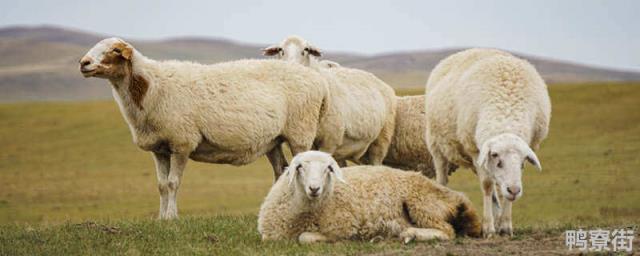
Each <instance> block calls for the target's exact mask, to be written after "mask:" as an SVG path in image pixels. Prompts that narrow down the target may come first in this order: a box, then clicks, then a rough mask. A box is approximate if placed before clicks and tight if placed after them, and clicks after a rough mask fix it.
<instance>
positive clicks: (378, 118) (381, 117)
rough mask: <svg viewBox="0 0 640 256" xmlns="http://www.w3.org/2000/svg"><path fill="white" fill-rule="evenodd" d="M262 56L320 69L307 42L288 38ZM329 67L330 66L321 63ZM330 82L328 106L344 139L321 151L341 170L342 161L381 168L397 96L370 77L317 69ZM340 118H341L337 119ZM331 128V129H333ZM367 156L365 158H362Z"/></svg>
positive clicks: (315, 51)
mask: <svg viewBox="0 0 640 256" xmlns="http://www.w3.org/2000/svg"><path fill="white" fill-rule="evenodd" d="M264 55H266V56H273V55H278V58H279V59H282V60H285V61H289V62H293V63H299V64H302V65H305V66H311V67H319V66H320V64H318V60H317V57H320V56H321V52H320V50H318V49H317V48H315V47H314V46H312V45H311V44H309V42H307V41H306V40H304V39H302V38H300V37H297V36H289V37H287V38H286V39H285V40H283V42H282V43H281V44H279V45H274V46H270V47H268V48H266V49H264ZM321 63H325V64H327V65H330V62H321ZM316 70H317V71H318V72H319V73H321V74H322V75H323V76H324V77H326V78H327V79H328V80H330V81H331V82H330V83H329V91H330V94H331V97H332V100H331V102H332V103H333V105H332V106H333V107H334V108H335V109H337V110H339V111H338V112H337V115H339V116H341V120H340V121H341V122H342V123H343V124H344V128H343V129H341V130H337V131H336V132H338V133H343V134H344V138H343V140H342V142H341V143H339V145H340V146H338V147H337V148H335V150H334V149H330V148H326V149H323V150H322V151H325V152H329V153H332V155H333V156H334V157H335V158H336V159H338V160H339V161H340V163H341V166H345V162H344V160H351V161H353V162H356V163H366V164H373V165H379V164H382V161H383V159H384V157H385V156H386V154H387V151H388V149H389V144H390V143H391V137H392V136H393V130H394V128H395V112H396V96H395V91H394V90H393V88H391V87H390V86H389V85H387V84H386V83H384V82H383V81H382V80H380V79H378V78H377V77H376V76H374V75H373V74H371V73H368V72H365V71H362V70H358V69H350V68H343V67H339V66H337V67H334V68H316ZM339 118H340V117H339ZM332 126H333V125H332ZM365 154H366V155H365Z"/></svg>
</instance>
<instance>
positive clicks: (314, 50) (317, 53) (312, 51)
mask: <svg viewBox="0 0 640 256" xmlns="http://www.w3.org/2000/svg"><path fill="white" fill-rule="evenodd" d="M304 50H305V51H306V52H308V53H309V54H311V55H313V56H316V57H320V56H322V51H320V49H318V48H316V47H315V46H311V45H309V46H307V47H306V48H304Z"/></svg>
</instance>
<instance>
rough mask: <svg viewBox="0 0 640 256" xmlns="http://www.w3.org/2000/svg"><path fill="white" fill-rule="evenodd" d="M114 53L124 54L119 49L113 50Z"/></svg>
mask: <svg viewBox="0 0 640 256" xmlns="http://www.w3.org/2000/svg"><path fill="white" fill-rule="evenodd" d="M113 52H115V53H117V54H120V53H122V51H121V50H120V49H118V48H113Z"/></svg>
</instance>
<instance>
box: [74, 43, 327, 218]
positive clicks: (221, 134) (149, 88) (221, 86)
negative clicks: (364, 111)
mask: <svg viewBox="0 0 640 256" xmlns="http://www.w3.org/2000/svg"><path fill="white" fill-rule="evenodd" d="M80 71H81V72H82V74H83V75H84V76H85V77H98V78H104V79H109V81H110V82H111V84H112V89H113V96H114V98H115V100H116V102H117V103H118V106H119V107H120V110H121V112H122V114H123V116H124V119H125V121H126V122H127V124H128V125H129V128H130V130H131V134H132V136H133V141H134V143H135V144H136V145H137V146H138V147H140V148H141V149H143V150H146V151H151V152H153V156H154V159H155V163H156V169H157V174H158V175H157V176H158V183H159V185H158V188H159V190H160V218H161V219H171V218H175V217H177V214H178V213H177V202H176V197H177V191H178V187H179V186H180V179H181V177H182V172H183V170H184V167H185V165H186V163H187V159H189V158H191V159H192V160H195V161H201V162H209V163H224V164H233V165H243V164H247V163H250V162H253V161H254V160H256V158H258V157H260V156H262V155H265V154H267V155H268V157H269V159H270V160H272V163H273V165H274V174H275V176H276V178H277V176H278V175H279V174H280V172H281V170H283V168H284V164H285V163H283V162H281V161H283V160H284V157H283V156H282V152H281V151H280V149H281V148H280V143H282V142H283V141H286V142H287V143H289V145H290V147H291V150H292V152H293V153H299V152H303V151H307V150H309V149H311V147H312V146H313V144H314V141H322V142H324V143H333V142H335V141H338V137H337V135H334V132H333V131H334V129H331V128H326V129H328V130H321V127H319V124H323V125H325V124H327V123H335V122H330V121H327V120H324V119H323V118H324V117H325V112H326V111H327V107H326V106H325V105H326V104H330V102H329V100H330V99H329V97H328V87H327V84H326V83H327V82H326V79H324V78H323V77H322V76H321V75H319V74H318V73H317V72H314V71H312V70H309V69H308V68H305V67H303V66H300V65H293V64H288V63H284V62H282V61H273V60H271V61H270V60H242V61H235V62H228V63H222V64H217V65H201V64H197V63H192V62H183V61H155V60H152V59H149V58H147V57H145V56H143V55H142V54H141V53H140V52H138V51H137V50H135V49H134V48H133V46H131V45H130V44H128V43H127V42H125V41H123V40H121V39H118V38H109V39H105V40H102V41H101V42H99V43H98V44H96V45H95V46H94V47H93V48H92V49H91V50H89V52H88V53H87V54H86V55H85V56H84V57H83V58H82V59H81V61H80ZM323 129H324V128H323ZM322 146H324V145H322ZM329 147H335V146H331V145H329ZM274 161H275V162H274Z"/></svg>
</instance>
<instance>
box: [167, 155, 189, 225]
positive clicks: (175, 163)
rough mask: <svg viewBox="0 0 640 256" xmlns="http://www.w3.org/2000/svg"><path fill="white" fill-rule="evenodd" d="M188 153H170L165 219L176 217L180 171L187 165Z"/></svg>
mask: <svg viewBox="0 0 640 256" xmlns="http://www.w3.org/2000/svg"><path fill="white" fill-rule="evenodd" d="M188 159H189V157H188V154H172V155H171V168H170V170H169V177H168V183H167V184H168V186H167V187H168V189H169V203H168V204H167V212H166V215H165V219H175V218H177V217H178V198H177V197H178V188H179V187H180V180H181V179H182V172H183V171H184V168H185V166H186V165H187V160H188Z"/></svg>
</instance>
